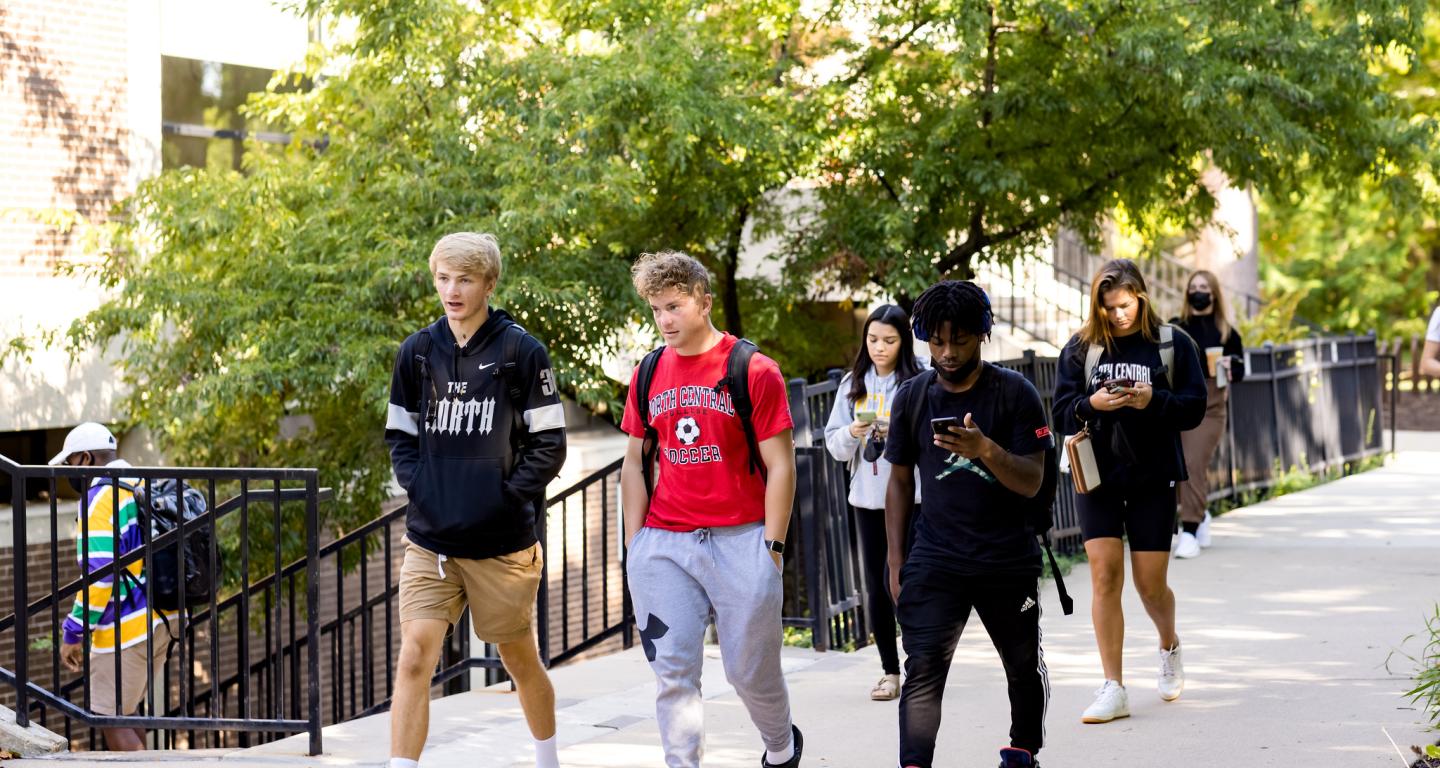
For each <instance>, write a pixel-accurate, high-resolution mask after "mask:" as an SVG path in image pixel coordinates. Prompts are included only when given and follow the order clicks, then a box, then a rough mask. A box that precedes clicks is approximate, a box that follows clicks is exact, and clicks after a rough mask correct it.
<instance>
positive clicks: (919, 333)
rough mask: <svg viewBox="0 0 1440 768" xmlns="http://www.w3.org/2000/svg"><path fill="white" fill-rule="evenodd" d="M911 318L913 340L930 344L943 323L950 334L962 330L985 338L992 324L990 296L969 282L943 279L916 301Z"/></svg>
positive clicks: (992, 315) (993, 318) (992, 313)
mask: <svg viewBox="0 0 1440 768" xmlns="http://www.w3.org/2000/svg"><path fill="white" fill-rule="evenodd" d="M912 317H913V318H914V319H913V320H912V321H911V322H912V324H913V326H914V328H915V338H917V339H919V340H921V341H929V340H930V336H931V335H932V334H935V333H939V332H940V328H941V326H943V325H945V324H946V323H949V324H950V329H951V330H952V331H954V330H961V331H965V332H966V333H971V334H974V335H976V336H988V335H989V334H990V327H991V326H992V325H994V324H995V314H994V312H992V311H991V309H990V297H989V296H986V295H985V289H983V288H981V287H980V286H978V285H976V284H974V283H972V282H970V281H969V280H945V281H942V282H939V283H936V284H934V285H932V286H930V287H929V288H926V289H925V292H924V293H922V294H920V298H918V299H916V300H915V307H914V308H913V310H912Z"/></svg>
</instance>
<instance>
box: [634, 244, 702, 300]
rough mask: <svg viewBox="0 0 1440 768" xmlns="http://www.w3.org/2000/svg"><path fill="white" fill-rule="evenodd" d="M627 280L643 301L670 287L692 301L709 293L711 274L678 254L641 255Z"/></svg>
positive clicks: (696, 263)
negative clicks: (629, 280)
mask: <svg viewBox="0 0 1440 768" xmlns="http://www.w3.org/2000/svg"><path fill="white" fill-rule="evenodd" d="M630 279H631V281H632V282H633V283H634V284H635V292H636V293H638V294H640V297H641V298H645V299H648V298H650V297H651V296H654V295H655V294H657V293H660V292H662V291H665V290H668V289H670V288H675V289H677V290H679V291H680V292H681V293H683V294H685V295H687V296H694V297H695V298H699V297H701V296H704V295H706V294H708V293H710V273H709V272H708V271H707V270H706V269H705V265H704V264H701V263H700V262H699V261H698V260H697V259H695V257H693V256H690V255H688V254H684V253H681V252H680V251H660V252H658V253H642V254H640V258H639V259H636V261H635V265H634V266H633V267H631V268H630Z"/></svg>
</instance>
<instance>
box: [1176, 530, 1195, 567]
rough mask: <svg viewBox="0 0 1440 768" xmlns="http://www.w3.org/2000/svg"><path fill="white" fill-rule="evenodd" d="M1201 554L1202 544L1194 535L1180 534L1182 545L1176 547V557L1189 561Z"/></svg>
mask: <svg viewBox="0 0 1440 768" xmlns="http://www.w3.org/2000/svg"><path fill="white" fill-rule="evenodd" d="M1199 554H1200V542H1199V541H1197V540H1196V538H1195V534H1193V533H1186V532H1183V531H1182V532H1181V533H1180V543H1178V544H1176V545H1175V556H1176V557H1178V558H1180V559H1181V560H1189V559H1190V558H1192V557H1197V556H1199Z"/></svg>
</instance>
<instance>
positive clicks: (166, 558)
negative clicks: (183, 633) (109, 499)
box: [116, 478, 221, 611]
mask: <svg viewBox="0 0 1440 768" xmlns="http://www.w3.org/2000/svg"><path fill="white" fill-rule="evenodd" d="M116 485H118V486H120V487H121V488H124V489H125V490H127V491H130V493H131V494H133V495H134V496H135V508H136V512H137V519H136V522H137V523H138V524H139V525H142V526H147V527H149V529H150V538H151V539H152V540H153V539H155V538H158V537H159V536H162V535H164V534H166V533H169V532H171V531H173V530H175V529H177V528H179V527H180V524H181V523H182V522H188V521H191V520H198V519H200V518H202V517H204V516H205V514H206V513H207V512H209V509H210V506H209V504H207V503H206V501H205V495H204V494H202V493H201V492H200V490H199V489H198V488H195V487H194V486H191V485H186V484H185V483H184V481H181V480H172V479H168V478H167V479H164V480H156V481H155V482H153V483H151V484H150V493H149V495H148V496H147V495H146V493H145V491H144V489H143V488H135V487H132V486H129V485H126V484H125V483H116ZM177 490H178V491H179V499H178V502H179V503H178V504H177V498H176V491H177ZM214 534H215V527H214V524H213V523H207V524H203V525H195V526H189V527H187V528H186V530H185V548H184V552H183V553H182V552H181V548H180V542H179V541H178V540H176V541H174V542H171V543H170V544H167V545H165V546H162V547H160V548H158V549H156V550H155V551H154V552H152V553H151V559H150V562H148V563H146V564H145V565H146V573H147V574H148V576H149V578H150V588H151V595H152V596H153V598H154V600H155V607H156V608H159V609H161V610H166V611H178V610H180V609H181V608H193V607H195V606H198V605H208V604H209V603H210V598H211V597H213V596H214V595H215V593H216V591H217V589H218V587H219V582H220V576H219V573H218V570H219V568H220V562H221V557H220V555H221V553H220V549H219V547H216V548H215V568H214V569H212V568H211V563H210V549H211V541H212V539H213V538H214ZM182 560H183V562H184V564H185V573H184V577H183V578H184V581H183V584H182V582H181V577H180V567H179V566H180V563H181V562H182Z"/></svg>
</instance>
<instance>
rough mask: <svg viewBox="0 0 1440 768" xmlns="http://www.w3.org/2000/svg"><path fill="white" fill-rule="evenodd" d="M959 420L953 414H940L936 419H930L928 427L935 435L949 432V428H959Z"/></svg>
mask: <svg viewBox="0 0 1440 768" xmlns="http://www.w3.org/2000/svg"><path fill="white" fill-rule="evenodd" d="M959 428H960V420H959V419H957V418H955V417H954V416H941V417H940V418H938V419H931V420H930V429H931V431H933V432H934V433H935V434H937V435H948V434H951V432H950V430H951V429H959Z"/></svg>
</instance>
